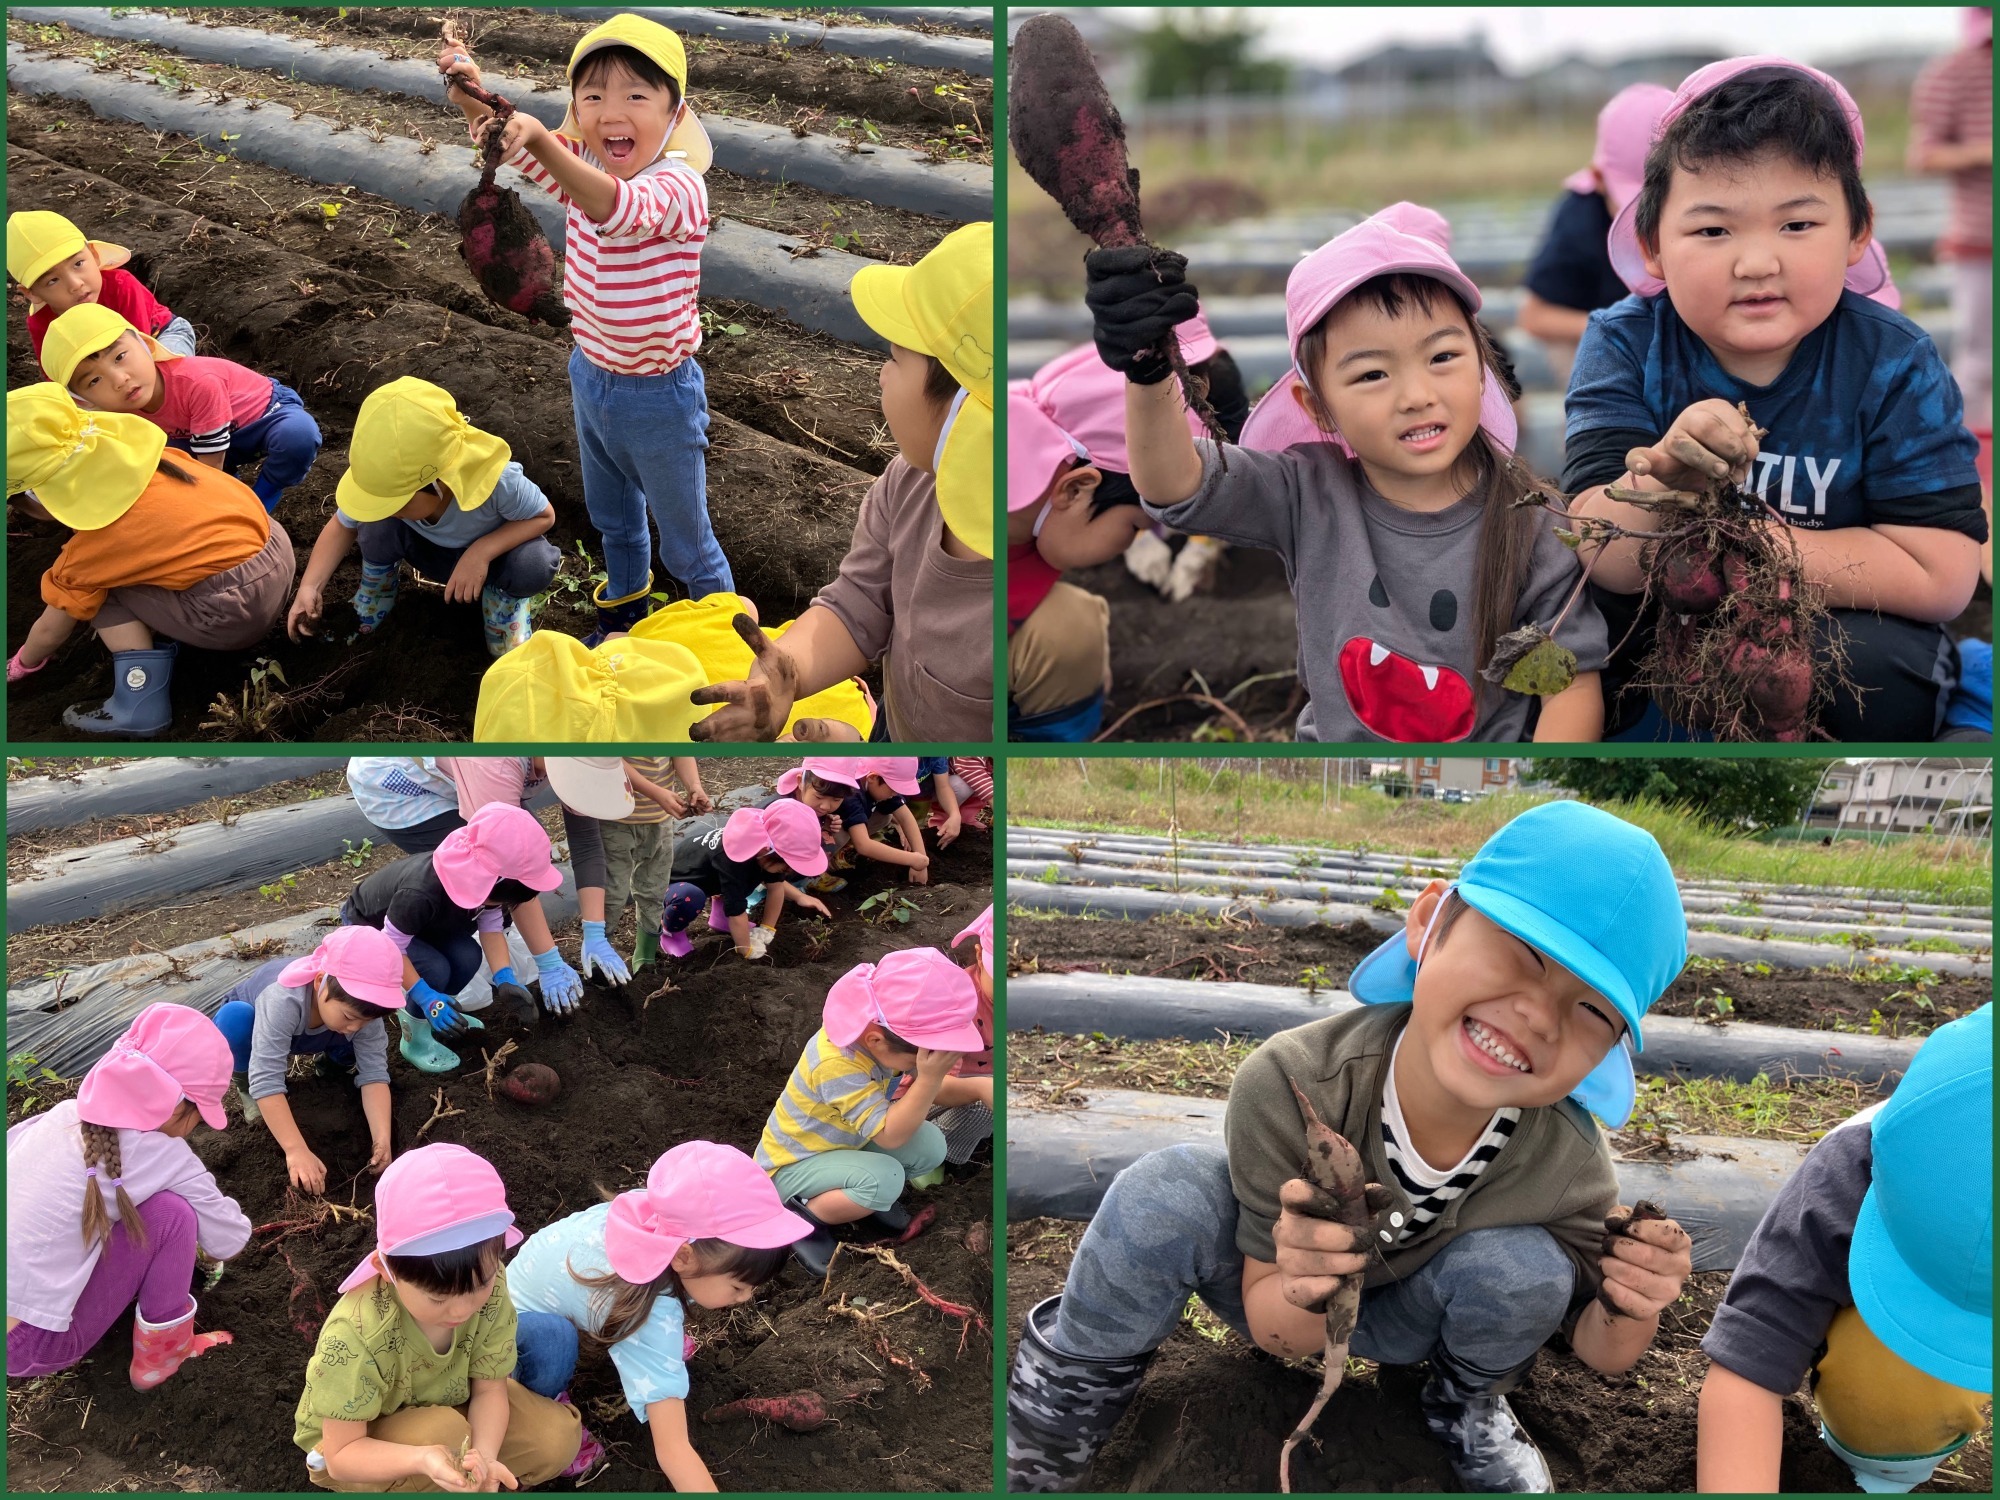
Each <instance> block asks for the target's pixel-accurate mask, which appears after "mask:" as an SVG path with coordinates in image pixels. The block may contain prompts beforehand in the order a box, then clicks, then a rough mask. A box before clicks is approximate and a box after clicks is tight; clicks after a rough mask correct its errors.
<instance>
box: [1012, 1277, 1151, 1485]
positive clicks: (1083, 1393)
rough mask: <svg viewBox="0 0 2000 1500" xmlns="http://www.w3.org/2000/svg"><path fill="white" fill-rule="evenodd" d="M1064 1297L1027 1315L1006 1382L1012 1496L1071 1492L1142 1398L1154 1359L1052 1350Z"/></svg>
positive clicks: (1148, 1353)
mask: <svg viewBox="0 0 2000 1500" xmlns="http://www.w3.org/2000/svg"><path fill="white" fill-rule="evenodd" d="M1061 1303H1062V1298H1061V1297H1060V1296H1055V1297H1048V1298H1045V1299H1044V1300H1042V1301H1040V1302H1038V1303H1036V1304H1035V1305H1034V1306H1033V1307H1032V1308H1030V1309H1029V1310H1028V1316H1027V1318H1026V1320H1025V1321H1024V1322H1023V1323H1022V1324H1021V1347H1020V1349H1019V1350H1018V1351H1017V1352H1016V1353H1015V1355H1014V1369H1013V1372H1012V1373H1011V1374H1010V1375H1009V1376H1008V1378H1007V1489H1008V1491H1009V1492H1010V1493H1012V1494H1016V1495H1046V1494H1055V1493H1059V1492H1062V1491H1067V1490H1073V1489H1075V1488H1077V1486H1078V1485H1079V1484H1081V1483H1082V1481H1083V1476H1084V1471H1085V1470H1086V1469H1088V1468H1089V1467H1090V1461H1091V1460H1092V1459H1093V1458H1095V1457H1097V1450H1098V1449H1099V1448H1101V1447H1103V1446H1104V1440H1105V1439H1106V1438H1108V1437H1110V1436H1111V1430H1112V1429H1113V1428H1114V1427H1116V1426H1117V1425H1118V1423H1119V1421H1120V1419H1122V1418H1123V1417H1124V1415H1125V1412H1126V1410H1127V1408H1129V1407H1130V1406H1131V1405H1132V1398H1133V1397H1134V1396H1136V1395H1138V1394H1139V1382H1140V1381H1141V1380H1143V1379H1145V1376H1146V1367H1147V1366H1148V1365H1150V1364H1151V1363H1152V1362H1153V1351H1152V1350H1150V1349H1148V1350H1147V1351H1146V1352H1145V1353H1144V1354H1135V1355H1131V1356H1129V1357H1126V1358H1123V1359H1086V1358H1084V1357H1082V1356H1081V1355H1075V1354H1063V1353H1060V1352H1059V1351H1058V1350H1057V1349H1056V1348H1055V1347H1054V1346H1053V1345H1051V1344H1050V1343H1049V1335H1050V1334H1051V1333H1052V1332H1053V1331H1054V1329H1055V1326H1056V1309H1057V1308H1058V1307H1059V1306H1060V1305H1061Z"/></svg>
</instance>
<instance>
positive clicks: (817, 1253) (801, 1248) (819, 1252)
mask: <svg viewBox="0 0 2000 1500" xmlns="http://www.w3.org/2000/svg"><path fill="white" fill-rule="evenodd" d="M785 1207H787V1208H789V1209H790V1210H791V1211H792V1212H793V1213H795V1214H797V1215H798V1216H799V1217H800V1218H801V1219H804V1220H805V1221H806V1222H807V1223H808V1224H810V1225H812V1233H811V1234H809V1235H807V1236H806V1237H805V1238H804V1239H802V1240H793V1241H792V1258H793V1259H794V1260H796V1261H797V1262H798V1263H799V1264H800V1265H801V1266H803V1267H804V1268H805V1272H806V1274H807V1275H808V1276H824V1275H826V1273H827V1270H828V1268H829V1267H831V1266H832V1265H833V1252H834V1249H835V1247H836V1246H837V1245H838V1244H839V1243H840V1242H839V1241H838V1240H836V1239H835V1238H834V1237H833V1230H832V1229H831V1228H830V1227H828V1226H827V1225H825V1224H823V1223H821V1222H820V1221H819V1219H818V1218H817V1217H815V1216H814V1214H813V1211H812V1210H811V1209H809V1208H807V1207H806V1200H805V1199H803V1198H794V1199H792V1200H791V1201H790V1202H789V1203H787V1204H786V1205H785Z"/></svg>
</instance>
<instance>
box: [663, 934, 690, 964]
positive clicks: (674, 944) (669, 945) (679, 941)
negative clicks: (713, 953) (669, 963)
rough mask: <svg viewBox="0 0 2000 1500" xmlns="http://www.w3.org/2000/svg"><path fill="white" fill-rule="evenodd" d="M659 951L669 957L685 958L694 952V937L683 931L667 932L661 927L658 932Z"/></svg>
mask: <svg viewBox="0 0 2000 1500" xmlns="http://www.w3.org/2000/svg"><path fill="white" fill-rule="evenodd" d="M660 951H661V952H662V953H664V954H666V955H667V956H668V957H669V958H686V957H687V956H688V955H689V954H690V953H692V952H694V939H693V938H691V937H689V936H688V935H687V934H686V933H685V932H667V931H665V930H664V929H663V930H662V931H661V933H660Z"/></svg>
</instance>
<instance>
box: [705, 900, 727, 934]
mask: <svg viewBox="0 0 2000 1500" xmlns="http://www.w3.org/2000/svg"><path fill="white" fill-rule="evenodd" d="M708 930H709V931H710V932H727V931H729V918H728V917H726V916H724V915H723V914H722V898H721V897H720V896H710V897H709V898H708Z"/></svg>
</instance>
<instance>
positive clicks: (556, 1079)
mask: <svg viewBox="0 0 2000 1500" xmlns="http://www.w3.org/2000/svg"><path fill="white" fill-rule="evenodd" d="M500 1092H501V1093H502V1094H504V1095H506V1096H507V1097H508V1098H509V1099H511V1100H513V1101H514V1102H515V1103H516V1104H524V1105H526V1106H527V1107H528V1108H529V1109H540V1108H541V1107H542V1106H543V1105H545V1104H553V1103H554V1102H555V1098H556V1095H558V1094H560V1093H561V1092H562V1076H561V1075H560V1074H559V1073H557V1072H556V1070H555V1069H554V1068H552V1067H550V1066H549V1065H548V1064H547V1063H517V1064H516V1065H515V1066H514V1067H513V1068H512V1069H511V1070H510V1071H509V1072H508V1074H507V1076H506V1077H505V1078H502V1079H501V1080H500Z"/></svg>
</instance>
